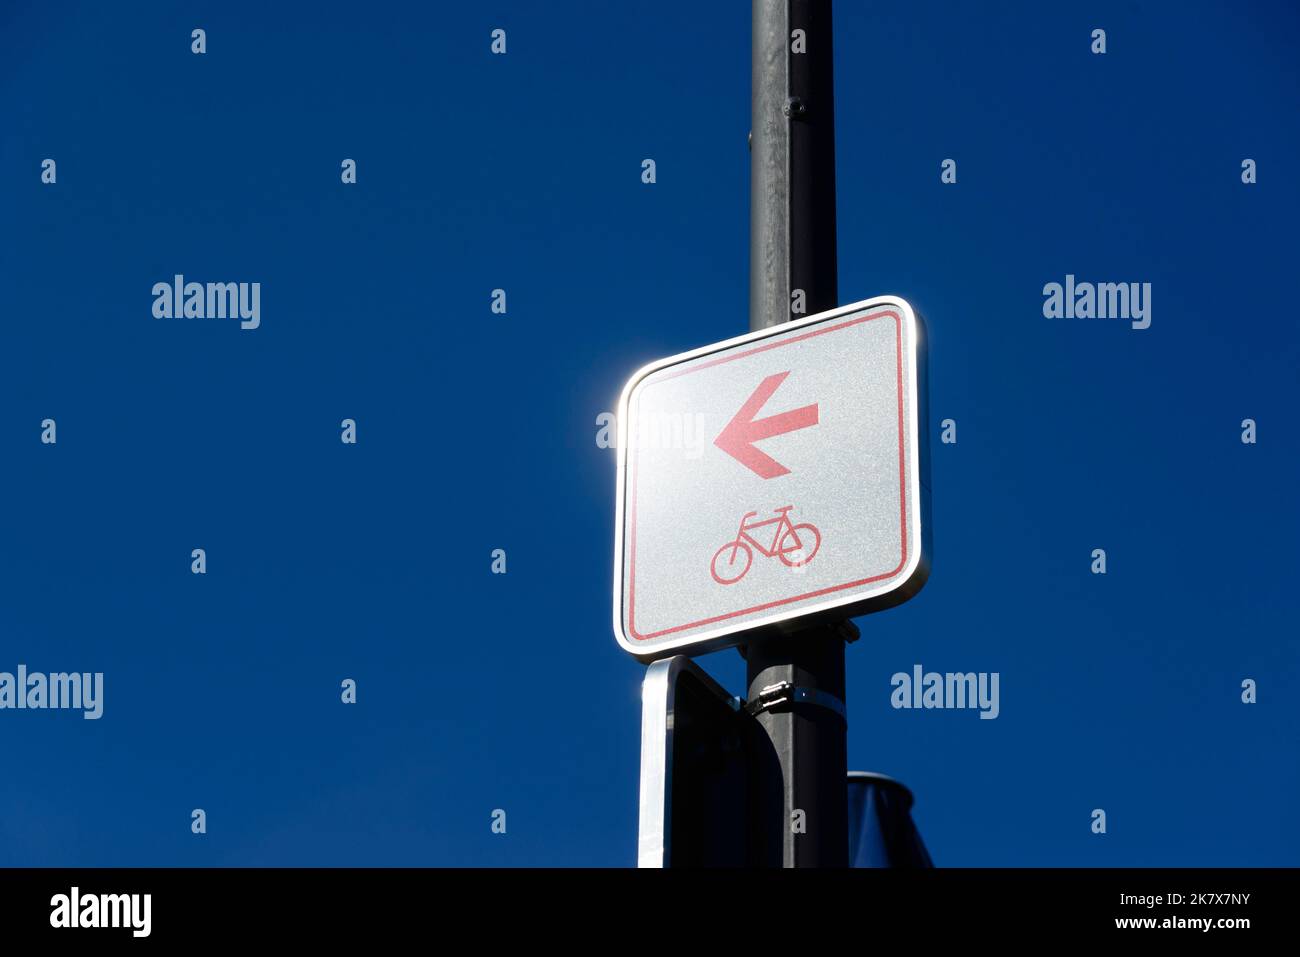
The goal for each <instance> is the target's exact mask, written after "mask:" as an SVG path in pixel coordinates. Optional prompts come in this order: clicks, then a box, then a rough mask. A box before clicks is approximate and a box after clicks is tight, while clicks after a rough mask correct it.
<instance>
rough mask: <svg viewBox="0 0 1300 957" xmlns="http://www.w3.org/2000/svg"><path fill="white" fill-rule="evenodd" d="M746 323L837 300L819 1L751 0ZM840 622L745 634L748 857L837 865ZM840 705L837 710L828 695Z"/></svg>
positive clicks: (826, 19)
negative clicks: (773, 634)
mask: <svg viewBox="0 0 1300 957" xmlns="http://www.w3.org/2000/svg"><path fill="white" fill-rule="evenodd" d="M752 56H753V76H752V83H753V94H752V118H751V119H752V126H751V134H750V137H751V138H750V149H751V156H750V200H749V209H750V265H749V268H750V273H749V327H750V329H751V330H758V329H766V328H767V327H769V326H774V325H776V324H777V323H781V322H788V321H789V320H791V319H797V318H799V317H800V316H801V315H811V314H813V313H816V312H820V311H823V310H826V309H831V308H834V307H835V306H837V305H839V302H838V299H839V290H838V275H837V268H836V242H835V96H834V85H835V84H834V70H833V60H832V57H833V51H832V42H831V2H830V0H753V53H752ZM852 637H856V629H855V628H854V627H853V625H852V624H851V623H848V622H846V623H843V624H832V625H825V626H819V627H815V628H809V629H806V630H805V631H803V632H801V633H799V634H797V635H792V636H787V637H780V638H765V639H762V640H759V641H754V642H751V643H749V644H748V645H747V646H746V647H745V649H744V650H743V653H744V655H745V658H746V662H747V666H746V667H747V684H748V694H747V698H748V700H749V701H750V702H751V707H755V706H758V710H757V711H756V715H757V722H756V724H757V730H756V734H755V737H756V741H755V742H754V748H755V752H754V753H755V754H756V755H757V756H758V758H757V760H756V761H754V762H753V765H754V766H753V768H752V769H751V772H750V773H751V780H750V782H749V784H750V794H751V800H752V805H751V809H750V861H749V863H750V864H753V865H759V866H772V867H847V866H848V795H847V785H846V783H845V782H846V780H847V774H848V758H847V732H848V727H847V719H846V717H845V714H844V711H843V702H844V691H845V687H844V684H845V683H844V644H845V641H846V638H847V639H850V640H851V638H852ZM836 704H838V705H839V706H840V707H839V709H838V710H837V709H836V708H835V707H833V705H836Z"/></svg>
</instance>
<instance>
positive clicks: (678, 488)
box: [614, 297, 929, 660]
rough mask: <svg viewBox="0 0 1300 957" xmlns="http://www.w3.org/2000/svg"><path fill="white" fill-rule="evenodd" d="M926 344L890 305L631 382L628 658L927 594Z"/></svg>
mask: <svg viewBox="0 0 1300 957" xmlns="http://www.w3.org/2000/svg"><path fill="white" fill-rule="evenodd" d="M921 337H922V331H921V329H920V327H919V324H918V322H917V319H916V316H915V314H914V313H913V312H912V308H911V307H910V306H909V305H908V304H907V303H906V302H904V301H903V300H901V299H897V298H895V297H883V298H879V299H872V300H868V301H866V302H861V303H856V304H854V305H852V306H845V307H841V308H839V309H834V310H831V311H830V312H824V313H820V314H818V315H815V316H809V317H807V318H805V319H800V320H799V321H797V322H791V323H786V324H785V325H781V326H776V327H773V328H772V329H767V330H764V331H762V332H757V333H751V334H749V335H746V336H741V337H740V338H737V339H732V340H729V341H728V342H723V343H718V344H717V345H713V346H707V347H705V348H703V349H697V350H695V351H694V352H689V353H684V354H682V355H679V356H673V357H671V358H669V359H664V360H662V361H660V362H656V363H653V364H652V365H649V366H647V367H646V368H644V369H642V370H641V371H640V372H638V373H637V374H636V375H635V376H633V377H632V379H631V381H630V382H628V384H627V387H626V388H625V389H624V391H623V398H622V402H621V404H620V408H619V419H618V421H619V433H620V434H619V469H618V518H617V524H616V526H615V527H616V541H615V570H614V631H615V634H616V636H617V638H618V641H619V643H620V644H621V645H622V646H623V647H624V648H625V649H627V650H628V651H630V652H631V653H632V654H634V655H637V656H638V657H640V658H642V659H645V660H649V659H652V658H657V657H662V656H664V655H668V654H680V653H683V652H685V653H693V652H701V651H707V650H712V649H714V648H718V647H722V646H725V645H727V644H734V643H736V642H737V641H738V640H740V639H741V638H742V637H743V636H742V635H741V634H740V633H741V632H744V631H747V630H749V629H753V628H757V627H760V626H766V625H781V626H783V627H784V628H786V629H787V630H793V625H794V624H795V619H800V618H807V617H809V616H821V615H825V614H828V613H830V612H832V611H834V613H835V614H837V615H839V616H840V617H847V616H848V615H849V614H860V613H862V612H864V611H869V610H871V609H873V608H878V607H885V606H888V605H892V604H896V603H898V602H899V601H902V600H905V599H906V598H908V597H910V596H911V595H912V594H914V593H915V592H916V591H917V590H919V588H920V587H921V585H922V584H923V583H924V581H925V575H926V574H927V572H928V570H929V562H928V557H927V555H926V552H925V541H924V532H925V531H926V530H924V529H923V528H922V520H923V518H924V517H925V516H924V515H923V513H924V512H925V511H926V505H925V502H924V501H923V496H924V495H926V494H928V491H927V490H926V489H925V488H924V487H923V485H922V480H923V479H925V473H924V470H923V466H924V462H923V461H922V458H921V457H922V453H923V451H924V449H923V448H922V446H923V445H924V443H923V442H922V437H921V435H920V432H919V427H918V423H919V416H918V411H919V410H918V401H919V399H918V390H919V386H920V383H919V382H918V375H919V373H920V369H919V362H920V355H919V350H920V349H921V347H922V342H921ZM927 481H928V480H927Z"/></svg>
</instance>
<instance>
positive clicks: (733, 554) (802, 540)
mask: <svg viewBox="0 0 1300 957" xmlns="http://www.w3.org/2000/svg"><path fill="white" fill-rule="evenodd" d="M793 508H794V506H793V505H786V506H785V507H783V508H778V509H777V510H776V518H769V519H764V520H763V521H761V522H749V519H751V518H753V517H754V516H755V515H757V514H758V512H746V513H745V515H744V517H743V518H741V520H740V530H739V531H737V532H736V537H735V539H733V540H732V541H730V542H727V544H725V545H723V546H722V547H721V548H719V549H718V550H717V552H716V553H714V556H713V562H712V563H711V564H710V566H709V571H710V572H711V573H712V575H713V580H714V581H715V582H717V583H718V584H719V585H734V584H735V583H736V582H738V581H740V580H741V579H742V578H744V577H745V573H746V572H748V571H749V566H750V565H752V564H753V562H754V549H758V552H759V554H760V555H763V556H765V557H767V558H779V559H781V561H782V562H783V563H784V564H785V565H786V566H787V567H789V568H802V567H803V566H804V565H807V564H808V563H809V562H810V561H812V560H813V556H814V555H816V554H817V549H819V548H820V547H821V544H822V533H821V532H819V531H818V530H817V526H816V525H812V524H809V523H808V522H801V523H800V524H798V525H795V524H794V523H792V522H791V521H790V511H791V510H792V509H793ZM746 522H749V524H746ZM772 525H775V526H776V528H775V529H774V531H773V532H772V537H771V541H772V544H771V545H770V546H765V545H764V544H763V543H762V542H761V541H759V540H758V539H757V538H755V537H754V536H753V534H751V533H752V532H756V531H758V530H759V529H762V528H767V527H769V526H772ZM763 537H764V538H766V537H767V536H766V535H764V536H763Z"/></svg>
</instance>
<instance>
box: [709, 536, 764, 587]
mask: <svg viewBox="0 0 1300 957" xmlns="http://www.w3.org/2000/svg"><path fill="white" fill-rule="evenodd" d="M753 561H754V552H753V550H752V549H750V547H749V546H748V545H746V544H745V543H744V542H727V544H725V545H723V546H722V547H721V548H719V549H718V550H717V552H716V553H715V554H714V556H713V561H712V563H711V564H710V565H709V571H710V572H711V573H712V574H713V580H714V581H715V582H717V583H718V584H719V585H734V584H735V583H736V582H738V581H740V580H741V579H742V578H744V577H745V572H747V571H749V566H750V565H751V564H752V563H753Z"/></svg>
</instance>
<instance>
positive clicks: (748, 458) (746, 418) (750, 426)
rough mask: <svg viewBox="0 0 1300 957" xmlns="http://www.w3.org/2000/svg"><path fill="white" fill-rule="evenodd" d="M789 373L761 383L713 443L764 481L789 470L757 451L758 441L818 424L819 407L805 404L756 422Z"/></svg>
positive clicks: (774, 376) (776, 375)
mask: <svg viewBox="0 0 1300 957" xmlns="http://www.w3.org/2000/svg"><path fill="white" fill-rule="evenodd" d="M789 374H790V373H789V372H778V373H776V374H775V375H770V376H768V377H767V378H766V379H764V380H763V381H762V382H760V383H759V384H758V388H757V389H755V390H754V394H753V395H751V396H750V397H749V398H748V399H746V400H745V404H744V405H742V406H741V407H740V411H739V412H737V413H736V414H735V415H734V416H732V418H731V421H730V422H728V423H727V427H726V428H725V429H723V430H722V432H721V434H719V435H718V437H717V438H716V439H714V440H713V444H714V445H716V446H717V447H718V448H720V449H722V451H724V452H726V453H727V454H728V455H730V456H731V457H732V458H733V459H735V460H736V461H737V462H739V463H740V464H741V465H743V466H745V468H747V469H749V470H750V471H751V472H753V473H755V474H756V475H758V476H760V477H761V478H765V479H770V478H776V477H777V476H778V475H786V474H788V473H789V471H790V470H789V469H788V468H786V467H785V466H784V465H782V464H781V463H780V462H778V461H777V460H776V459H774V458H772V457H771V456H770V455H767V454H766V453H764V452H760V451H759V450H758V449H756V448H754V443H755V442H757V441H758V440H759V439H770V438H771V437H772V436H774V435H784V434H785V433H786V432H793V431H795V430H796V429H806V428H808V426H810V425H816V424H817V406H816V404H813V405H805V406H804V407H803V408H801V409H791V410H790V411H789V412H782V413H780V414H778V415H769V416H768V417H767V418H766V419H757V420H756V419H755V418H754V416H756V415H758V411H759V409H761V408H763V403H765V402H766V401H767V400H768V399H770V398H771V397H772V393H773V392H775V391H776V390H777V389H779V388H780V387H781V383H782V382H784V381H785V377H786V376H788V375H789Z"/></svg>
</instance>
